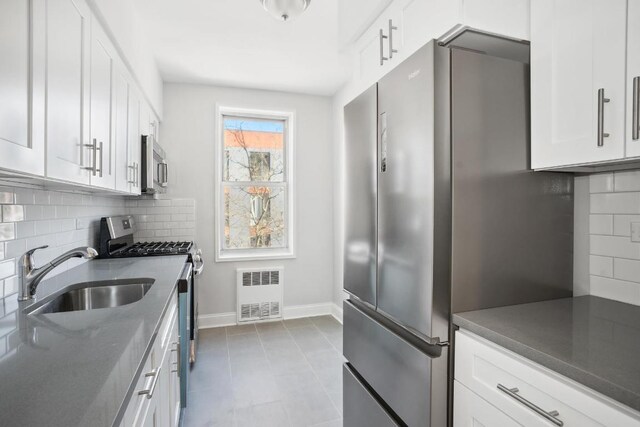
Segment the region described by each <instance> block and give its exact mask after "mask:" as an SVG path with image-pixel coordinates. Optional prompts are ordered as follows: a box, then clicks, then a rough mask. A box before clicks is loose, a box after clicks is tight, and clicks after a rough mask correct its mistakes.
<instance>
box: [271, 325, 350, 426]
mask: <svg viewBox="0 0 640 427" xmlns="http://www.w3.org/2000/svg"><path fill="white" fill-rule="evenodd" d="M306 319H309V318H308V317H306ZM309 322H310V323H311V325H312V326H313V327H314V328H316V329H317V330H318V332H320V336H321V337H322V338H323V339H324V340H325V341H327V342H328V343H329V345H330V346H331V347H333V344H332V343H331V341H329V340H328V339H327V338H325V336H324V334H323V333H322V331H321V330H320V328H318V327H317V326H316V324H315V323H313V321H311V320H309ZM283 323H284V322H283ZM284 327H285V329H286V330H287V332H288V333H289V335H290V336H291V339H293V342H294V343H295V345H296V346H297V347H298V350H300V352H301V353H302V357H304V360H305V361H306V362H307V364H308V365H309V367H310V368H311V372H313V376H315V377H316V379H317V380H318V383H319V384H320V387H322V390H323V391H324V394H326V395H327V398H328V399H329V402H331V405H333V408H334V409H335V410H336V412H337V413H338V415H340V417H339V418H335V419H331V420H327V421H323V422H329V421H335V420H338V419H342V412H341V411H340V410H339V409H338V407H337V406H336V404H335V403H334V401H333V399H331V396H330V395H329V392H328V391H327V388H326V387H325V386H324V384H322V381H320V377H319V376H318V374H317V373H316V370H315V369H314V368H313V365H311V362H309V359H307V355H306V354H305V352H304V351H302V347H300V345H299V344H298V342H297V341H296V339H295V337H294V336H293V335H291V330H289V328H288V327H287V325H286V324H285V325H284ZM334 348H335V347H334ZM320 424H322V423H320ZM316 425H317V424H316ZM312 427H313V426H312Z"/></svg>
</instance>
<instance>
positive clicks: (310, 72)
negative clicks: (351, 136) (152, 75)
mask: <svg viewBox="0 0 640 427" xmlns="http://www.w3.org/2000/svg"><path fill="white" fill-rule="evenodd" d="M338 1H339V0H312V1H311V4H310V6H309V8H308V9H307V11H306V12H305V13H304V14H302V15H301V16H299V17H297V18H295V19H293V20H291V21H290V22H281V21H278V20H276V19H275V18H273V17H272V16H271V15H269V14H268V13H267V12H266V11H265V10H264V9H263V8H262V5H261V3H260V1H259V0H179V1H176V0H135V4H136V8H137V13H138V15H139V17H140V19H141V20H142V25H143V28H144V30H145V31H147V32H148V39H149V41H150V43H151V48H152V50H153V53H154V55H155V57H156V61H157V63H158V67H159V68H160V73H161V75H162V77H163V79H164V80H165V81H168V82H187V83H205V84H214V85H223V86H237V87H250V88H259V89H269V90H281V91H289V92H299V93H310V94H319V95H331V94H333V93H335V91H336V90H337V89H339V87H340V86H341V85H342V84H343V83H344V82H345V81H346V79H347V77H348V75H349V60H348V59H347V57H346V56H344V55H343V54H340V53H339V48H338V16H337V15H338ZM343 1H344V0H343Z"/></svg>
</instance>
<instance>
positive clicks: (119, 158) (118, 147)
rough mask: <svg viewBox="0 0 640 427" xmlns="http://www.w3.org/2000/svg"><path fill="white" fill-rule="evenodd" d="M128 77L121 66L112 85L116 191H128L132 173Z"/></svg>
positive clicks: (117, 69)
mask: <svg viewBox="0 0 640 427" xmlns="http://www.w3.org/2000/svg"><path fill="white" fill-rule="evenodd" d="M129 90H130V89H129V76H128V74H127V72H126V70H125V68H124V67H123V66H118V67H117V68H116V71H115V73H114V84H113V113H112V117H113V138H112V141H113V149H114V151H115V161H114V167H115V171H114V172H115V178H116V186H115V188H116V190H118V191H126V192H128V191H129V190H130V186H131V184H130V181H132V176H133V171H132V170H131V169H129V163H128V162H129V129H128V125H129Z"/></svg>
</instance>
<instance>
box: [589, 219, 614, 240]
mask: <svg viewBox="0 0 640 427" xmlns="http://www.w3.org/2000/svg"><path fill="white" fill-rule="evenodd" d="M589 232H590V233H591V234H607V235H611V234H613V215H591V216H590V217H589Z"/></svg>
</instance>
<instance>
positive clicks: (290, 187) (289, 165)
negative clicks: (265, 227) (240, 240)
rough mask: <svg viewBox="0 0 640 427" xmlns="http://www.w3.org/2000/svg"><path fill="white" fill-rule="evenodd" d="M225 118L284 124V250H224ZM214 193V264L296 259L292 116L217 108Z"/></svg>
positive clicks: (287, 113)
mask: <svg viewBox="0 0 640 427" xmlns="http://www.w3.org/2000/svg"><path fill="white" fill-rule="evenodd" d="M224 116H240V117H242V116H248V117H255V118H258V119H267V120H285V121H286V126H285V144H284V158H285V167H284V182H285V183H286V185H287V197H286V199H285V203H286V205H287V206H286V207H285V210H284V212H285V224H286V225H285V227H286V233H285V234H286V244H285V247H283V248H249V249H224V218H225V217H224V215H225V212H224V195H223V191H222V185H223V182H224V180H223V174H224V164H223V162H224V119H223V117H224ZM214 145H215V150H214V157H215V159H214V162H215V173H214V176H215V189H214V194H215V197H214V200H215V209H214V220H215V231H214V240H215V247H216V262H225V261H254V260H263V259H287V258H295V257H296V252H295V241H296V235H297V232H296V229H295V224H296V221H295V212H296V210H295V199H296V198H295V196H294V195H295V185H294V184H295V179H294V177H295V172H294V171H295V164H294V159H295V156H294V151H295V150H294V147H295V112H283V111H271V110H260V109H252V108H235V107H226V106H221V105H216V137H215V144H214Z"/></svg>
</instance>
